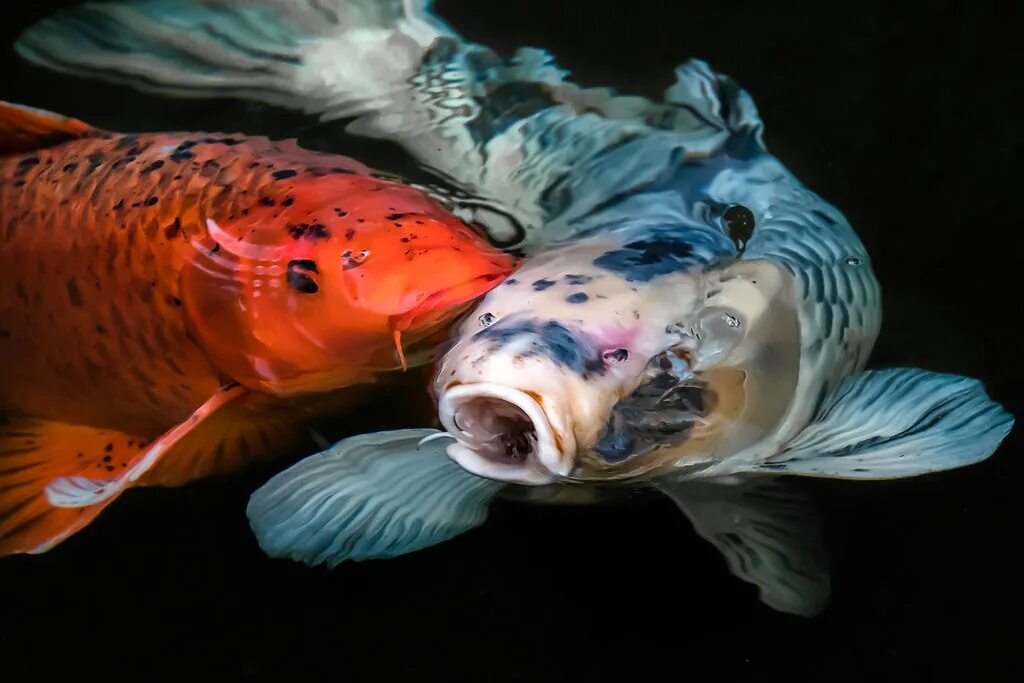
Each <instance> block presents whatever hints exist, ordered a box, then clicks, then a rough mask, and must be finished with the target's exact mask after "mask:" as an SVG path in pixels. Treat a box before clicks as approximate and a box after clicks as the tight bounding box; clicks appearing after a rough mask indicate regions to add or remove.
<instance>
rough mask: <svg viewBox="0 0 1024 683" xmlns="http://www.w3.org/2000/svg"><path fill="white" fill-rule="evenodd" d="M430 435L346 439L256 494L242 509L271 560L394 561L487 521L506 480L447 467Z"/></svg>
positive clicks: (416, 431)
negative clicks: (492, 502) (428, 438)
mask: <svg viewBox="0 0 1024 683" xmlns="http://www.w3.org/2000/svg"><path fill="white" fill-rule="evenodd" d="M436 433H438V432H437V431H436V430H433V429H404V430H396V431H392V432H379V433H375V434H362V435H360V436H355V437H351V438H348V439H344V440H342V441H341V442H339V443H338V444H336V445H335V446H334V447H333V448H331V449H330V450H327V451H325V452H323V453H319V454H317V455H314V456H311V457H309V458H306V459H305V460H303V461H301V462H299V463H297V464H296V465H294V466H292V467H291V468H289V469H287V470H285V471H284V472H281V473H280V474H278V475H277V476H275V477H274V478H272V479H271V480H270V481H268V482H267V483H266V484H265V485H264V486H263V487H261V488H260V489H259V490H258V491H256V492H255V493H254V494H253V496H252V498H251V499H250V501H249V505H248V508H247V510H246V512H247V514H248V516H249V521H250V524H251V526H252V529H253V532H254V533H255V534H256V537H257V540H258V541H259V544H260V547H261V548H263V551H264V552H266V553H267V554H268V555H270V556H271V557H287V558H290V559H293V560H297V561H300V562H304V563H306V564H310V565H318V564H327V565H328V566H331V567H333V566H336V565H337V564H340V563H341V562H344V561H346V560H356V561H359V560H367V559H378V558H388V557H395V556H398V555H403V554H406V553H410V552H413V551H416V550H419V549H422V548H426V547H429V546H432V545H436V544H438V543H441V542H443V541H446V540H448V539H450V538H453V537H454V536H457V535H459V534H461V533H464V532H466V531H469V530H470V529H472V528H474V527H476V526H478V525H479V524H481V523H483V521H484V519H485V518H486V511H487V506H488V504H489V503H490V500H491V498H493V496H494V495H496V494H497V492H498V491H499V490H500V489H501V488H502V487H503V484H501V483H498V482H493V481H490V480H487V479H481V478H479V477H476V476H474V475H472V474H469V473H468V472H466V471H465V470H462V469H461V468H460V467H458V465H456V464H455V463H453V462H452V461H451V460H450V459H449V458H448V456H447V453H446V452H445V445H444V444H439V443H438V442H437V441H431V442H427V443H424V444H422V446H421V445H420V442H421V440H422V439H423V437H425V436H429V435H432V434H436Z"/></svg>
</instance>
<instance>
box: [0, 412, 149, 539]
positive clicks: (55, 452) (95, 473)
mask: <svg viewBox="0 0 1024 683" xmlns="http://www.w3.org/2000/svg"><path fill="white" fill-rule="evenodd" d="M148 446H149V443H148V442H147V441H146V440H145V439H143V438H141V437H138V436H132V435H129V434H124V433H122V432H118V431H114V430H110V429H96V428H93V427H83V426H79V425H71V424H65V423H61V422H51V421H46V420H35V419H32V418H25V417H16V418H12V419H10V420H8V421H7V422H6V423H5V424H3V425H0V555H10V554H13V553H42V552H45V551H47V550H49V549H50V548H52V547H53V546H55V545H56V544H57V543H59V542H60V541H62V540H64V539H65V538H67V537H68V536H70V535H71V534H73V533H75V532H76V531H78V530H79V529H81V528H82V527H84V526H85V525H86V524H88V523H89V522H90V521H92V520H93V518H95V517H96V515H98V514H99V513H100V511H101V510H102V509H103V508H104V507H106V505H107V504H108V503H109V501H110V500H111V499H110V498H106V499H101V500H98V501H95V502H94V503H92V504H82V505H75V504H71V505H69V503H70V502H72V501H74V499H75V494H76V492H77V491H79V490H81V489H88V490H91V491H103V490H104V489H105V488H106V487H109V486H112V485H114V483H115V482H116V481H117V479H118V478H119V477H123V476H124V474H125V472H127V471H128V470H129V469H131V468H132V467H135V466H136V465H137V463H138V462H139V460H140V459H141V458H142V457H143V454H144V453H145V452H146V450H147V448H148Z"/></svg>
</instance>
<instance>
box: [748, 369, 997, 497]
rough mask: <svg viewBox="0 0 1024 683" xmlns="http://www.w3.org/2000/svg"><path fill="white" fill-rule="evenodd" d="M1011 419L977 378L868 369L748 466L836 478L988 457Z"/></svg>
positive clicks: (902, 472)
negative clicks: (789, 438)
mask: <svg viewBox="0 0 1024 683" xmlns="http://www.w3.org/2000/svg"><path fill="white" fill-rule="evenodd" d="M1013 421H1014V420H1013V416H1012V415H1010V414H1009V413H1008V412H1006V410H1004V409H1003V407H1002V406H1000V405H999V404H998V403H996V402H995V401H993V400H992V399H990V398H989V397H988V395H987V394H986V393H985V389H984V387H983V386H982V383H981V382H979V381H978V380H975V379H970V378H968V377H961V376H958V375H944V374H938V373H934V372H927V371H925V370H918V369H902V368H891V369H886V370H871V371H867V372H862V373H859V374H856V375H853V376H852V377H849V378H847V380H846V381H845V382H843V384H841V385H840V386H839V388H838V389H837V390H836V391H835V392H833V393H832V394H831V395H830V396H829V397H828V398H827V399H826V400H825V402H824V404H823V405H822V407H821V408H820V409H819V411H818V414H817V416H816V417H815V418H814V420H813V421H812V422H811V423H810V424H809V425H808V426H807V427H806V428H805V429H804V430H803V431H802V432H800V434H798V435H797V436H796V437H795V438H794V439H793V440H792V441H790V442H789V443H788V444H786V446H785V448H784V449H783V450H782V451H780V452H779V453H778V454H776V455H774V456H772V457H771V458H769V459H768V460H767V461H766V462H764V463H761V464H759V465H757V466H755V467H754V469H756V470H761V471H770V472H775V473H777V474H799V475H807V476H819V477H836V478H842V479H895V478H898V477H911V476H916V475H920V474H926V473H928V472H937V471H941V470H949V469H954V468H957V467H963V466H965V465H971V464H973V463H976V462H979V461H981V460H984V459H985V458H987V457H988V456H990V455H991V454H992V453H993V452H995V450H996V448H998V447H999V444H1000V443H1001V442H1002V440H1003V438H1004V437H1005V436H1006V435H1007V434H1008V433H1009V432H1010V429H1011V428H1012V427H1013Z"/></svg>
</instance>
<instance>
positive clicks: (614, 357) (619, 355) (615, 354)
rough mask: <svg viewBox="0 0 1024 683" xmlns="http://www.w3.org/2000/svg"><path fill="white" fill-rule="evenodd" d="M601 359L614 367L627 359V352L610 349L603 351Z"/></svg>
mask: <svg viewBox="0 0 1024 683" xmlns="http://www.w3.org/2000/svg"><path fill="white" fill-rule="evenodd" d="M601 357H602V358H603V359H604V362H605V363H608V364H609V365H615V364H617V363H623V362H625V361H626V359H628V358H629V351H628V350H626V349H611V350H609V351H605V352H604V353H603V354H602V355H601Z"/></svg>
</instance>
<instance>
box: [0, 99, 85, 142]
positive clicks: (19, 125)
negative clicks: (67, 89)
mask: <svg viewBox="0 0 1024 683" xmlns="http://www.w3.org/2000/svg"><path fill="white" fill-rule="evenodd" d="M99 132H100V131H99V130H98V129H96V128H93V127H92V126H90V125H89V124H87V123H83V122H82V121H79V120H78V119H72V118H69V117H67V116H61V115H60V114H54V113H53V112H50V111H46V110H44V109H35V108H33V107H26V106H24V105H20V104H12V103H10V102H4V101H3V100H0V154H12V153H17V152H30V151H32V150H34V149H41V148H43V147H52V146H53V145H59V144H60V143H62V142H67V141H68V140H74V139H76V138H83V137H89V136H92V135H95V134H97V133H99Z"/></svg>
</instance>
